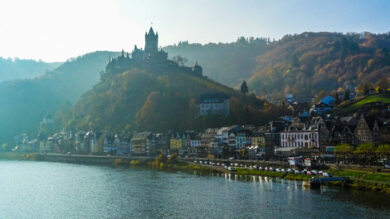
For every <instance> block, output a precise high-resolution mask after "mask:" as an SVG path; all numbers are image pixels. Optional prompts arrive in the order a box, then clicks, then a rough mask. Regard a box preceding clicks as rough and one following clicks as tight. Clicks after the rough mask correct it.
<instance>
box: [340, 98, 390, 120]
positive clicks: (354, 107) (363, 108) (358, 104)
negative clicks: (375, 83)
mask: <svg viewBox="0 0 390 219" xmlns="http://www.w3.org/2000/svg"><path fill="white" fill-rule="evenodd" d="M388 106H390V94H376V95H370V96H366V97H361V98H360V99H357V100H354V101H350V102H344V103H342V104H340V105H339V106H338V107H337V108H336V109H335V113H336V114H340V115H342V114H344V115H345V114H353V113H355V112H371V113H374V112H375V111H380V110H385V109H387V107H388Z"/></svg>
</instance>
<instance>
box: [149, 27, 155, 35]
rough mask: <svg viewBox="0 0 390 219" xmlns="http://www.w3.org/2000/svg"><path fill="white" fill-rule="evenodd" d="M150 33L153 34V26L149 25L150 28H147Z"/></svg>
mask: <svg viewBox="0 0 390 219" xmlns="http://www.w3.org/2000/svg"><path fill="white" fill-rule="evenodd" d="M150 34H153V35H154V31H153V28H152V27H150V29H149V35H150Z"/></svg>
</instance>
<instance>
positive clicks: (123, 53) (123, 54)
mask: <svg viewBox="0 0 390 219" xmlns="http://www.w3.org/2000/svg"><path fill="white" fill-rule="evenodd" d="M123 56H125V51H124V50H123V49H122V57H123Z"/></svg>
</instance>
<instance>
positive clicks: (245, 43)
mask: <svg viewBox="0 0 390 219" xmlns="http://www.w3.org/2000/svg"><path fill="white" fill-rule="evenodd" d="M268 44H269V41H268V40H267V39H263V38H249V39H245V38H244V37H241V38H239V39H238V40H237V41H236V42H232V43H208V44H205V45H201V44H197V43H188V42H180V43H179V44H178V45H173V46H167V47H164V50H165V51H167V52H168V54H169V57H170V58H173V57H175V56H178V55H180V56H182V57H184V58H186V59H188V62H187V63H186V64H187V65H188V66H193V65H194V64H195V62H196V61H198V63H199V64H200V65H202V67H203V68H204V75H206V76H208V77H209V78H211V79H213V80H215V81H218V82H220V83H222V84H226V85H228V86H231V87H234V86H236V85H238V84H240V83H241V82H242V80H246V79H248V78H249V77H250V76H251V75H252V72H253V69H254V67H255V66H256V58H257V57H258V56H259V55H261V54H263V53H264V52H265V51H266V48H267V45H268Z"/></svg>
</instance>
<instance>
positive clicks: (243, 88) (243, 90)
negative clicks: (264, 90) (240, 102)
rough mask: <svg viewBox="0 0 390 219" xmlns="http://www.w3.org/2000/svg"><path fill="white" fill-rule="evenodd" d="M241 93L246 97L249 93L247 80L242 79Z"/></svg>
mask: <svg viewBox="0 0 390 219" xmlns="http://www.w3.org/2000/svg"><path fill="white" fill-rule="evenodd" d="M241 93H242V95H243V96H244V97H245V94H246V93H248V86H247V85H246V82H245V81H242V84H241Z"/></svg>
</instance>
